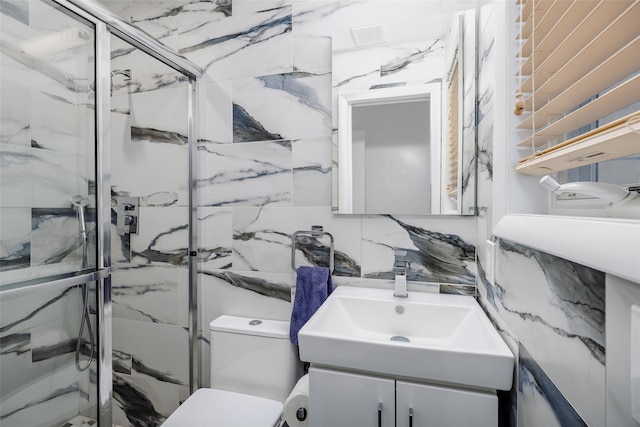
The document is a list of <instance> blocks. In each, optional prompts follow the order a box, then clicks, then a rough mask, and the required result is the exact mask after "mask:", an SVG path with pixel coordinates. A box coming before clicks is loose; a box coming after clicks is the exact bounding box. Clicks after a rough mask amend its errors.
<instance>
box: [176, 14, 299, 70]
mask: <svg viewBox="0 0 640 427" xmlns="http://www.w3.org/2000/svg"><path fill="white" fill-rule="evenodd" d="M291 28H292V24H291V6H285V7H281V8H277V9H272V10H266V11H263V12H259V13H253V14H248V15H239V16H232V17H229V18H225V19H223V20H220V21H215V22H205V23H202V24H199V25H192V26H187V27H185V28H183V29H181V32H180V34H179V43H180V49H179V53H180V54H182V55H184V56H185V57H187V58H188V59H190V60H192V61H193V62H195V63H196V64H198V65H199V66H201V67H202V68H204V69H205V70H206V73H207V74H208V75H209V76H210V77H212V78H213V79H214V80H216V81H221V80H229V79H232V78H238V77H254V76H261V75H268V74H275V73H281V72H290V71H292V70H293V64H292V55H291V51H292V36H291Z"/></svg>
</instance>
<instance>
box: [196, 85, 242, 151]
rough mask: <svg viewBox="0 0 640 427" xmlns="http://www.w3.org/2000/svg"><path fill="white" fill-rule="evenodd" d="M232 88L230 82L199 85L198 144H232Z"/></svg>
mask: <svg viewBox="0 0 640 427" xmlns="http://www.w3.org/2000/svg"><path fill="white" fill-rule="evenodd" d="M232 87H233V82H232V81H226V82H213V83H205V84H201V86H200V93H201V95H202V96H200V99H199V101H200V103H201V105H200V114H201V118H202V120H200V121H199V128H200V132H199V134H198V142H199V143H200V144H205V143H229V142H233V99H232Z"/></svg>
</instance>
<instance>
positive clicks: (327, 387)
mask: <svg viewBox="0 0 640 427" xmlns="http://www.w3.org/2000/svg"><path fill="white" fill-rule="evenodd" d="M394 425H395V381H393V380H389V379H384V378H376V377H370V376H365V375H358V374H352V373H346V372H338V371H331V370H325V369H321V368H314V367H311V368H310V369H309V426H310V427H375V426H381V427H393V426H394Z"/></svg>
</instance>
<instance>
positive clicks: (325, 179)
mask: <svg viewBox="0 0 640 427" xmlns="http://www.w3.org/2000/svg"><path fill="white" fill-rule="evenodd" d="M292 145H293V146H292V155H293V205H294V206H330V205H331V173H332V170H331V161H332V158H331V149H332V145H331V138H330V137H326V138H309V139H307V138H305V139H301V140H296V141H293V144H292Z"/></svg>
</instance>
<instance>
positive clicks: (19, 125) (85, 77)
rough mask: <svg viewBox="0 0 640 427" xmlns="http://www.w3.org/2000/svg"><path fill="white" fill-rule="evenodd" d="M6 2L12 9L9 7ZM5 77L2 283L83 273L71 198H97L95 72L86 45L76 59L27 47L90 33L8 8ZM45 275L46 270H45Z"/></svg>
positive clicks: (23, 5)
mask: <svg viewBox="0 0 640 427" xmlns="http://www.w3.org/2000/svg"><path fill="white" fill-rule="evenodd" d="M5 4H6V6H5ZM0 21H1V24H2V25H1V28H2V50H1V52H0V61H1V63H2V77H1V78H0V93H1V94H2V96H1V97H0V129H1V130H0V159H1V164H2V168H0V209H1V212H2V213H1V215H0V216H1V217H2V219H1V220H0V231H1V233H0V247H1V248H2V249H0V271H2V272H3V276H2V279H0V284H4V283H11V282H16V281H22V280H27V279H29V278H33V277H37V276H39V275H42V274H47V273H60V272H68V271H74V270H76V269H78V268H79V267H80V261H79V259H80V258H79V254H78V251H77V248H78V243H79V242H78V241H77V236H78V234H77V230H76V225H77V223H76V222H75V220H74V219H73V218H72V216H73V215H72V214H73V211H72V210H71V209H70V208H71V202H70V199H71V197H72V196H74V195H76V194H80V195H83V196H87V195H89V196H90V195H91V194H92V193H93V188H94V187H95V178H94V176H93V175H94V168H93V158H94V154H95V153H94V152H95V149H94V147H93V145H92V144H91V143H87V141H92V140H93V135H94V125H93V115H94V111H95V108H94V98H93V96H92V93H91V91H90V90H89V85H88V82H89V81H91V80H92V79H93V77H92V75H93V70H92V68H91V65H90V62H89V61H88V60H87V58H88V56H89V54H90V52H91V46H89V45H88V44H87V45H83V46H80V47H79V48H78V50H77V52H76V53H77V56H76V57H74V59H73V60H71V59H69V58H68V57H65V56H64V55H54V56H52V55H49V56H36V55H31V54H29V53H25V52H23V51H22V50H21V48H20V46H22V45H24V43H27V42H28V41H29V40H31V39H32V38H33V37H36V36H41V35H43V34H45V35H46V34H50V33H53V32H55V31H58V30H59V29H60V28H63V27H64V28H66V27H76V28H79V29H82V31H86V32H87V36H89V37H92V35H91V33H90V31H89V29H88V28H84V27H83V25H82V24H80V23H79V22H75V21H74V20H73V19H72V18H71V17H69V16H67V15H65V14H63V13H61V12H52V9H51V7H50V6H47V5H45V4H43V3H41V2H26V1H10V2H6V3H5V2H3V7H2V9H1V10H0ZM43 270H44V272H43Z"/></svg>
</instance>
